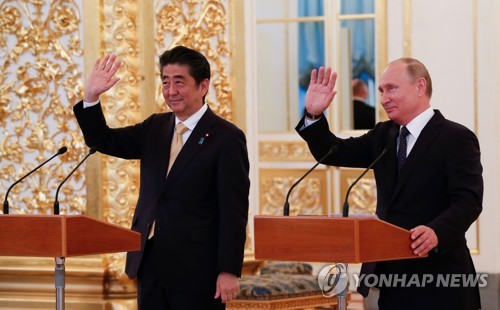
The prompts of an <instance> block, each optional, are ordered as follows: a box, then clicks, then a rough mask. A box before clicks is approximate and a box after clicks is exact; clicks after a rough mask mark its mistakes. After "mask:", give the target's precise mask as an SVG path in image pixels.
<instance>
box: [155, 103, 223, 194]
mask: <svg viewBox="0 0 500 310" xmlns="http://www.w3.org/2000/svg"><path fill="white" fill-rule="evenodd" d="M215 121H216V117H215V114H214V113H213V112H212V110H211V109H210V108H208V109H207V111H206V112H205V114H203V116H202V117H201V119H200V120H199V122H198V124H196V127H195V128H194V130H193V132H192V133H191V135H190V136H189V138H188V140H187V141H186V143H185V144H184V146H183V147H182V149H181V151H180V152H179V155H178V156H177V158H176V160H175V162H174V164H173V165H172V168H171V170H170V173H169V174H168V176H167V179H166V183H165V188H164V190H166V189H168V187H170V185H171V184H172V183H173V182H175V180H176V179H177V178H178V177H179V175H181V174H182V171H183V170H184V169H185V168H186V166H187V165H188V164H189V162H190V161H191V160H192V159H193V158H194V157H195V156H196V155H197V154H198V153H199V152H200V151H201V150H202V149H203V148H204V147H205V145H206V144H207V143H209V141H210V138H211V137H212V136H213V129H212V127H213V125H214V124H215ZM170 140H172V138H170ZM165 171H166V170H165Z"/></svg>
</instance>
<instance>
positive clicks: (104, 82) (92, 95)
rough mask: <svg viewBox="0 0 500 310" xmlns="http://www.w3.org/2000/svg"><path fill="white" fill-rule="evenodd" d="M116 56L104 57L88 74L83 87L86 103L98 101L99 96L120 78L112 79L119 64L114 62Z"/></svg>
mask: <svg viewBox="0 0 500 310" xmlns="http://www.w3.org/2000/svg"><path fill="white" fill-rule="evenodd" d="M115 61H116V56H115V55H113V56H109V55H106V56H105V57H104V59H103V61H102V62H100V59H98V60H97V61H96V62H95V65H94V68H93V69H92V72H91V73H90V75H89V77H88V79H87V84H86V85H85V91H84V95H85V97H84V99H85V101H87V102H94V101H98V100H99V96H100V95H101V94H102V93H104V92H106V91H107V90H108V89H110V88H111V87H113V85H115V84H116V83H117V82H118V81H119V80H120V78H117V77H114V75H115V73H116V71H117V70H118V68H120V65H121V62H120V61H116V62H115Z"/></svg>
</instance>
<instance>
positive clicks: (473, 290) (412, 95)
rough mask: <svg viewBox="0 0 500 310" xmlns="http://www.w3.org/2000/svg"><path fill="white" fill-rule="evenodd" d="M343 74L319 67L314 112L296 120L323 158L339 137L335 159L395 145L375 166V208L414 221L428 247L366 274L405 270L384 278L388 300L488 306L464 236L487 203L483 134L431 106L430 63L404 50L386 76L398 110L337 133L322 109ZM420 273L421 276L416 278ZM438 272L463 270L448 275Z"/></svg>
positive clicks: (389, 108)
mask: <svg viewBox="0 0 500 310" xmlns="http://www.w3.org/2000/svg"><path fill="white" fill-rule="evenodd" d="M336 77H337V75H336V74H335V73H332V70H331V69H330V68H328V69H326V70H325V68H320V69H319V72H316V71H315V70H314V71H313V73H312V76H311V83H310V86H309V89H308V92H307V94H306V110H307V114H306V115H305V117H304V118H302V120H301V121H300V123H299V124H298V126H297V128H296V129H297V131H298V133H299V134H300V135H301V136H302V137H303V138H304V139H305V140H306V141H307V143H308V145H309V148H310V149H311V152H312V153H313V154H314V156H315V158H317V159H319V158H321V157H323V155H324V154H326V153H327V152H328V150H329V149H330V148H331V146H332V145H333V144H336V145H338V146H339V149H338V151H337V152H336V153H335V154H332V155H331V156H330V157H329V158H328V159H327V160H325V161H324V163H326V164H329V165H335V166H348V167H360V168H364V167H367V166H368V165H369V164H370V163H371V162H372V161H373V160H374V159H375V158H377V157H378V156H379V155H380V154H381V153H382V150H383V149H387V153H386V154H385V155H384V157H383V158H382V159H381V160H380V161H378V162H377V163H376V164H375V166H374V167H373V169H374V173H375V179H376V182H377V210H376V213H377V215H378V217H379V218H380V219H382V220H384V221H387V222H389V223H392V224H394V225H397V226H400V227H403V228H405V229H409V230H410V231H411V239H412V240H411V248H412V249H413V252H414V254H415V255H418V256H425V255H428V256H427V257H425V258H418V259H408V260H398V261H388V262H378V263H368V264H363V266H362V269H361V272H362V273H363V274H365V275H366V274H374V275H379V276H380V275H384V276H385V278H386V279H387V278H389V277H390V276H391V275H392V276H393V279H394V278H395V277H396V276H397V278H398V279H400V281H399V282H395V281H393V283H392V284H389V285H388V284H387V283H384V285H382V286H380V298H379V306H380V309H405V310H408V309H436V310H437V309H454V310H457V309H464V310H465V309H467V310H471V309H480V308H481V302H480V297H479V289H478V286H477V283H478V282H476V283H475V284H473V283H471V282H469V283H467V282H466V280H463V279H464V278H465V279H467V278H469V279H474V278H476V279H477V275H476V271H475V269H474V265H473V262H472V258H471V255H470V251H469V249H468V247H467V244H466V239H465V232H466V231H467V229H468V228H469V227H470V225H471V224H472V223H473V222H474V221H475V220H476V219H477V218H478V216H479V214H480V213H481V210H482V198H483V179H482V166H481V162H480V150H479V143H478V140H477V138H476V136H475V135H474V133H473V132H471V131H470V130H468V129H467V128H465V127H464V126H462V125H460V124H457V123H454V122H452V121H449V120H447V119H445V118H444V117H443V115H442V114H441V113H440V112H439V111H438V110H433V109H432V108H431V107H430V99H431V96H432V81H431V78H430V75H429V72H428V71H427V69H426V68H425V66H424V65H423V64H422V63H421V62H419V61H418V60H416V59H412V58H402V59H398V60H396V61H393V62H391V63H390V64H389V65H388V67H387V68H386V69H385V71H384V72H383V74H382V76H381V78H380V81H379V87H378V89H379V92H380V97H381V103H382V106H383V108H384V109H385V111H386V113H387V115H388V117H389V119H390V120H389V121H386V122H381V123H378V124H377V125H375V127H374V128H373V129H372V130H370V131H368V133H366V134H364V135H362V136H359V137H355V138H352V137H351V138H348V139H341V138H338V137H336V136H335V135H334V134H333V133H332V132H331V131H330V130H329V128H328V123H327V121H326V119H325V117H324V116H323V112H324V111H325V110H326V108H328V106H329V105H330V103H331V101H332V100H333V98H334V96H335V94H336V91H335V90H334V86H335V82H336ZM412 276H415V277H417V281H414V282H413V283H411V282H410V281H409V280H410V279H411V277H412ZM439 277H441V280H446V278H448V279H457V278H458V279H459V280H454V281H451V280H448V281H439V280H438V278H439ZM431 278H432V280H433V281H431V282H429V279H431ZM401 279H406V280H405V281H401ZM423 279H426V280H425V281H426V282H425V283H424V280H423ZM403 283H404V284H403ZM446 283H448V284H446ZM363 284H366V283H361V286H360V287H358V291H359V292H360V293H361V294H363V295H364V296H365V297H366V296H367V294H368V287H366V286H364V285H363Z"/></svg>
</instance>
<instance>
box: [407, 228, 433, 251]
mask: <svg viewBox="0 0 500 310" xmlns="http://www.w3.org/2000/svg"><path fill="white" fill-rule="evenodd" d="M410 232H411V239H412V240H413V242H412V244H411V248H412V250H413V254H415V255H418V256H424V255H426V254H427V253H429V251H430V250H432V249H434V248H435V247H437V245H438V237H437V236H436V233H435V232H434V230H433V229H432V228H430V227H428V226H424V225H420V226H417V227H415V228H413V229H411V230H410Z"/></svg>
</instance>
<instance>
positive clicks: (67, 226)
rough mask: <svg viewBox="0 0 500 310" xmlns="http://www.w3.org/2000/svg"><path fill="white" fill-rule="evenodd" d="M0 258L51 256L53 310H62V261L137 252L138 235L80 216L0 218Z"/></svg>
mask: <svg viewBox="0 0 500 310" xmlns="http://www.w3.org/2000/svg"><path fill="white" fill-rule="evenodd" d="M0 236H1V238H2V241H1V242H0V256H36V257H54V258H55V260H56V268H55V270H56V271H55V284H56V308H57V309H64V285H65V283H64V278H65V274H64V273H65V268H64V259H65V258H66V257H71V256H80V255H92V254H104V253H113V252H125V251H138V250H140V249H141V235H140V233H137V232H135V231H131V230H129V229H126V228H123V227H121V226H118V225H114V224H108V223H105V222H101V221H98V220H94V219H92V218H90V217H87V216H83V215H17V214H3V215H0Z"/></svg>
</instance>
